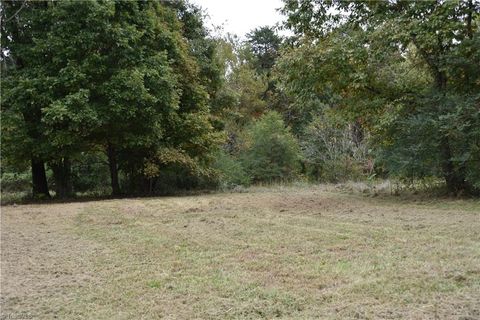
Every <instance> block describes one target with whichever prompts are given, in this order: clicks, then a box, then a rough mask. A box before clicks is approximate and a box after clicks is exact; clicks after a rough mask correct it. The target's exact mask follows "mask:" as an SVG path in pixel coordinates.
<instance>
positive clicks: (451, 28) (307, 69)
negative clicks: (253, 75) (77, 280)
mask: <svg viewBox="0 0 480 320" xmlns="http://www.w3.org/2000/svg"><path fill="white" fill-rule="evenodd" d="M283 12H284V13H285V14H287V15H288V21H287V27H290V28H291V29H292V30H293V31H294V33H295V36H296V41H295V46H294V47H293V48H291V49H289V50H288V51H287V52H286V53H285V55H284V56H283V57H282V58H281V61H280V62H279V66H278V74H279V78H280V81H281V83H282V86H283V88H284V89H285V90H286V91H287V93H289V94H291V95H292V96H293V97H295V98H299V99H298V100H297V101H299V102H297V103H296V104H294V105H293V108H294V110H295V111H296V113H297V114H299V115H303V116H305V114H306V115H309V116H311V114H314V113H315V112H317V110H319V109H321V108H322V109H325V108H330V109H333V110H335V111H336V112H337V113H338V114H340V115H342V116H343V117H345V119H348V120H350V121H356V122H358V123H361V124H362V126H363V129H364V130H367V131H370V132H371V133H372V136H373V138H374V139H373V140H374V141H376V142H377V144H376V146H375V147H376V149H377V151H378V152H379V153H380V154H382V160H384V161H385V162H386V163H388V165H387V166H386V167H387V168H388V170H389V172H390V173H392V174H395V175H397V174H398V175H407V176H425V175H431V174H433V175H435V176H438V177H442V178H443V179H444V180H445V183H446V186H447V189H448V191H449V192H452V193H457V192H464V191H470V192H473V191H474V190H473V189H474V188H475V186H476V185H478V182H477V180H476V179H477V178H476V177H478V170H479V169H478V168H480V167H479V166H478V165H472V164H473V163H475V162H476V159H477V158H478V156H477V155H476V154H472V153H471V152H470V150H476V149H477V147H476V145H477V142H476V141H478V137H477V136H478V130H477V129H476V127H475V126H474V125H473V124H475V123H477V113H476V107H475V106H478V97H477V95H478V90H479V85H480V81H479V78H478V77H479V74H478V72H477V71H476V70H477V69H478V65H480V60H479V55H478V52H479V51H480V46H479V40H478V39H479V37H480V36H479V28H478V27H479V16H480V15H479V13H480V6H478V3H476V2H474V1H471V0H469V1H443V2H438V1H436V2H434V1H393V2H392V1H375V2H372V1H316V0H314V1H298V0H285V1H284V8H283ZM302 107H308V109H301V108H302ZM305 111H306V112H305ZM299 119H300V121H299V123H300V125H302V124H305V123H306V121H304V120H303V119H301V118H300V117H299ZM307 121H308V120H307ZM452 121H460V123H462V124H461V125H458V124H457V123H455V122H453V124H452ZM465 121H466V122H465ZM464 123H465V125H463V124H464ZM417 134H421V137H422V138H421V139H419V138H418V135H417Z"/></svg>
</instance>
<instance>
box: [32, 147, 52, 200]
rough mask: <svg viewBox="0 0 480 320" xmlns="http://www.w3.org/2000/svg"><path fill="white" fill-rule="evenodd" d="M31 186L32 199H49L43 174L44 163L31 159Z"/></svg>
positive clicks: (45, 177)
mask: <svg viewBox="0 0 480 320" xmlns="http://www.w3.org/2000/svg"><path fill="white" fill-rule="evenodd" d="M31 161H32V185H33V190H32V192H33V197H34V198H50V193H49V192H48V183H47V175H46V173H45V163H44V162H43V161H42V160H40V159H38V158H34V157H32V159H31Z"/></svg>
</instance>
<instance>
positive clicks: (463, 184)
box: [440, 137, 469, 194]
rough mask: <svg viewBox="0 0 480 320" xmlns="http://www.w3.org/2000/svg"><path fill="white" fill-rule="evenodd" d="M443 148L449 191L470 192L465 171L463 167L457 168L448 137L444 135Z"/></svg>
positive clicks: (446, 181) (443, 164)
mask: <svg viewBox="0 0 480 320" xmlns="http://www.w3.org/2000/svg"><path fill="white" fill-rule="evenodd" d="M440 147H441V148H442V150H441V152H442V160H443V163H442V170H443V177H444V179H445V184H446V186H447V191H448V192H449V193H451V194H459V193H460V192H468V191H469V186H468V183H467V181H466V179H465V172H464V170H463V169H462V168H455V165H454V163H453V161H452V151H451V149H450V144H449V141H448V138H446V137H444V138H443V139H442V141H441V145H440Z"/></svg>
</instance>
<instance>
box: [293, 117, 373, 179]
mask: <svg viewBox="0 0 480 320" xmlns="http://www.w3.org/2000/svg"><path fill="white" fill-rule="evenodd" d="M339 122H340V123H339ZM352 135H353V130H352V126H348V125H347V124H346V123H345V122H344V121H341V120H340V121H338V120H334V119H331V118H329V117H327V116H322V117H317V118H315V119H314V120H313V121H312V122H311V123H310V124H309V125H308V126H307V128H306V130H305V133H304V135H303V137H302V141H301V147H302V151H303V155H304V160H305V164H306V166H307V169H308V170H309V173H310V175H311V176H312V177H313V178H314V179H316V180H320V181H330V182H340V181H347V180H357V179H359V178H361V177H362V176H363V177H364V176H365V174H368V173H370V174H371V173H372V172H371V168H369V166H372V165H371V164H372V160H371V159H369V157H368V149H367V145H366V142H365V140H363V141H358V142H355V139H354V138H353V137H352Z"/></svg>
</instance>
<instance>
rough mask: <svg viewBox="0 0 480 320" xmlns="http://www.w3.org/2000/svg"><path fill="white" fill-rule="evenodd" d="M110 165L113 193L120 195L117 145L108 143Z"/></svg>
mask: <svg viewBox="0 0 480 320" xmlns="http://www.w3.org/2000/svg"><path fill="white" fill-rule="evenodd" d="M107 157H108V167H109V169H110V182H111V185H112V195H114V196H118V195H120V184H119V182H118V164H117V154H116V152H115V147H114V146H113V145H112V144H111V143H109V144H108V145H107Z"/></svg>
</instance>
